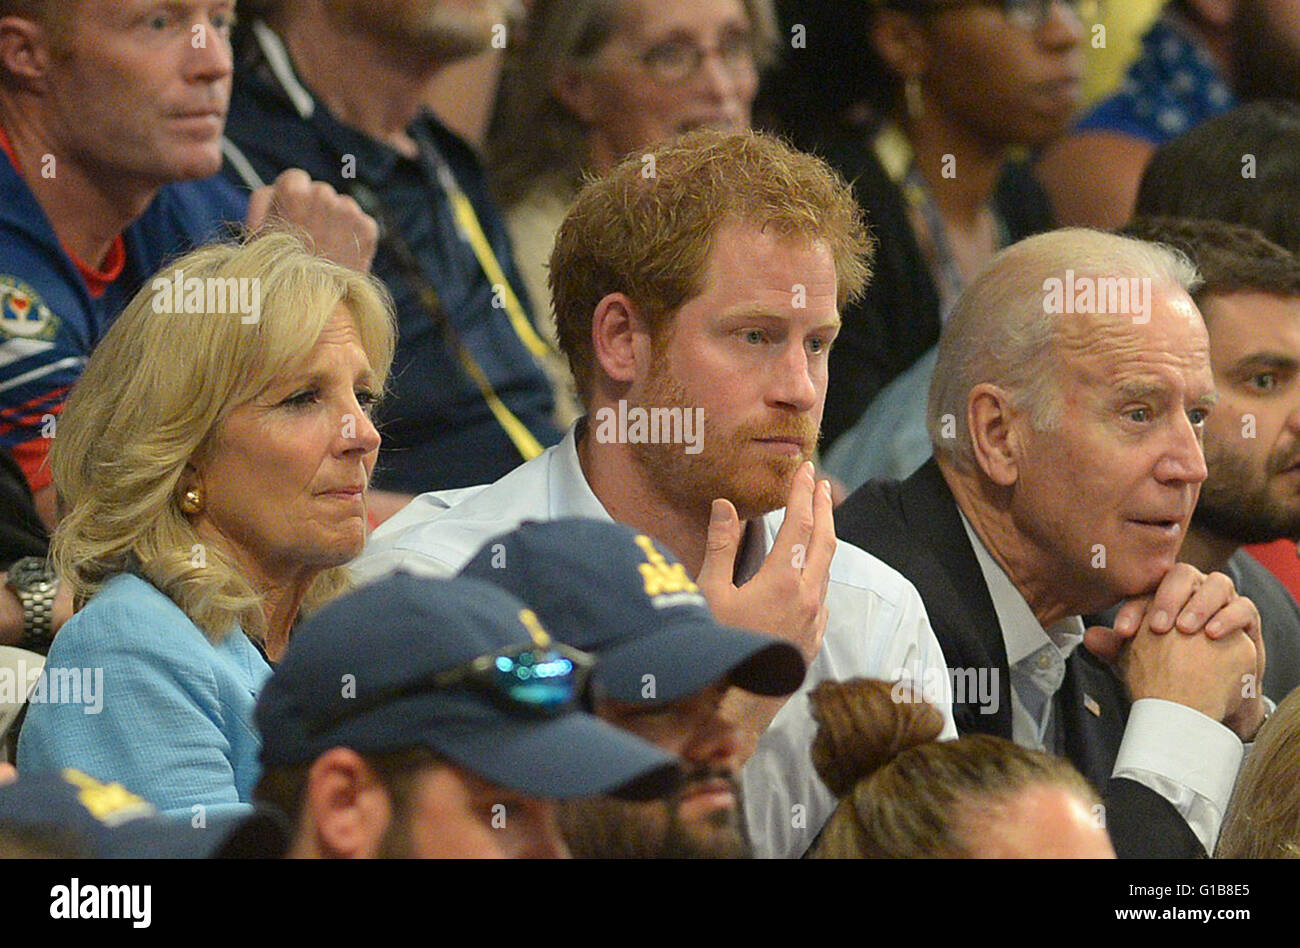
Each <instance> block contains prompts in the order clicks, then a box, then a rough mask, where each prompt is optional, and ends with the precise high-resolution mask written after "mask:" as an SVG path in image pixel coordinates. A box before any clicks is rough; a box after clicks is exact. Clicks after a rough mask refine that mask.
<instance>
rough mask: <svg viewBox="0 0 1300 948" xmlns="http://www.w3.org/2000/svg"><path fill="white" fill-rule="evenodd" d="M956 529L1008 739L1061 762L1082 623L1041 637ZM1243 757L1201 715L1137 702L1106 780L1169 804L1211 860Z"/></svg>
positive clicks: (1014, 595) (992, 564)
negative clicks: (977, 597) (979, 590)
mask: <svg viewBox="0 0 1300 948" xmlns="http://www.w3.org/2000/svg"><path fill="white" fill-rule="evenodd" d="M958 513H961V512H960V511H958ZM961 522H962V526H964V527H965V528H966V536H967V537H968V538H969V539H970V543H971V546H972V547H973V548H974V550H975V558H976V559H977V560H978V561H979V564H980V570H981V572H983V574H984V582H985V585H987V586H988V590H989V597H990V598H991V599H992V600H993V609H994V610H995V611H996V612H997V615H998V624H999V625H1000V626H1001V627H1002V640H1003V642H1004V643H1005V645H1006V649H1007V664H1008V665H1009V667H1010V669H1011V703H1012V715H1011V724H1012V737H1013V738H1014V740H1015V742H1016V743H1017V744H1019V745H1020V746H1022V747H1030V748H1033V749H1035V750H1045V751H1048V752H1049V753H1053V754H1058V755H1059V754H1060V753H1061V752H1062V745H1061V739H1060V734H1059V727H1058V721H1057V720H1056V718H1057V715H1056V714H1055V713H1054V709H1055V705H1056V698H1057V692H1058V691H1059V689H1060V687H1061V682H1062V681H1063V679H1064V678H1065V662H1066V659H1068V658H1069V657H1070V653H1071V652H1073V651H1074V650H1075V649H1076V648H1077V647H1079V646H1080V645H1081V644H1082V643H1083V632H1084V629H1083V619H1082V618H1080V617H1079V616H1067V617H1066V618H1064V619H1062V620H1061V621H1060V622H1057V623H1055V624H1054V625H1053V626H1052V627H1051V628H1049V629H1046V630H1044V629H1043V627H1042V626H1041V625H1040V624H1039V622H1038V619H1037V618H1035V617H1034V612H1033V610H1032V609H1030V607H1029V603H1028V602H1026V601H1025V597H1024V596H1022V595H1021V594H1020V591H1019V590H1018V589H1017V588H1016V587H1015V585H1014V584H1013V583H1012V582H1011V579H1010V577H1009V576H1007V574H1006V573H1005V572H1004V571H1003V569H1002V567H1001V566H1000V565H998V562H997V560H995V559H993V556H992V554H990V553H989V551H988V550H987V549H986V548H985V547H984V544H983V542H982V541H981V540H980V538H979V535H978V534H976V533H975V530H974V529H973V528H972V527H971V525H970V521H968V520H967V519H966V515H965V514H961ZM1244 751H1245V749H1244V747H1243V745H1242V743H1241V741H1240V740H1238V738H1237V735H1236V734H1234V733H1232V731H1230V730H1229V729H1228V728H1226V727H1224V726H1223V725H1222V724H1220V723H1219V722H1217V721H1215V720H1213V719H1211V718H1209V717H1206V716H1205V715H1204V714H1202V713H1201V712H1199V711H1195V710H1193V709H1191V708H1189V707H1187V706H1186V705H1182V704H1177V703H1175V702H1173V701H1164V700H1162V699H1159V698H1143V699H1141V700H1140V701H1135V702H1133V705H1132V706H1131V707H1130V708H1129V716H1128V723H1127V725H1126V726H1125V728H1124V738H1123V740H1122V741H1121V742H1120V748H1119V756H1118V757H1117V758H1116V759H1115V768H1114V770H1113V771H1112V772H1111V776H1112V777H1126V778H1128V779H1130V780H1135V781H1137V782H1138V783H1140V784H1143V785H1144V786H1147V787H1149V788H1151V789H1152V790H1154V791H1155V792H1156V793H1158V794H1160V795H1161V796H1162V797H1164V798H1165V799H1166V800H1168V801H1169V802H1170V803H1172V804H1173V805H1174V807H1175V809H1177V810H1178V812H1179V813H1180V814H1182V817H1183V819H1185V820H1186V821H1187V825H1188V826H1190V827H1191V829H1192V832H1194V833H1195V834H1196V838H1197V839H1199V840H1200V841H1201V845H1203V846H1204V847H1205V851H1206V852H1207V853H1213V852H1214V844H1215V842H1216V841H1217V840H1218V838H1219V827H1220V826H1221V825H1222V823H1223V817H1224V814H1225V813H1226V812H1227V808H1228V799H1229V798H1230V797H1231V796H1232V787H1233V784H1234V783H1236V780H1237V771H1238V770H1240V769H1241V762H1242V758H1243V754H1244Z"/></svg>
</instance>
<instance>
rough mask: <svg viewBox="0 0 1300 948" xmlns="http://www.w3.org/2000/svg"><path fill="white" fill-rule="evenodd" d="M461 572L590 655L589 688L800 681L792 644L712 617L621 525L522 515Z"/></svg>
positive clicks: (674, 695) (651, 544)
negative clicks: (525, 608) (508, 597)
mask: <svg viewBox="0 0 1300 948" xmlns="http://www.w3.org/2000/svg"><path fill="white" fill-rule="evenodd" d="M460 575H462V576H470V577H474V578H476V579H481V580H487V581H488V582H491V583H494V584H496V585H497V586H500V587H501V588H502V589H505V590H507V591H508V592H511V593H513V594H514V595H516V596H518V597H519V598H520V599H522V600H523V601H524V602H526V603H528V605H529V606H530V607H531V608H532V609H534V610H535V611H536V613H537V615H538V617H539V618H540V619H541V620H542V621H543V622H544V623H546V626H547V628H548V629H550V630H551V632H552V634H554V635H555V637H556V638H557V639H559V640H560V641H561V642H565V643H567V644H569V645H572V646H575V647H576V648H580V649H585V650H587V651H591V652H594V653H596V655H597V662H596V668H595V673H594V674H595V685H596V687H597V689H599V691H600V693H602V694H605V695H608V696H609V697H611V698H614V699H616V700H618V701H626V702H639V701H656V702H662V701H676V700H678V699H680V698H684V697H686V696H687V695H691V694H694V693H695V692H697V691H699V690H701V689H702V688H706V687H708V686H709V685H711V684H713V683H714V682H717V681H729V682H730V683H731V684H733V685H736V686H737V687H740V688H743V689H745V690H746V691H750V692H753V693H754V694H759V695H788V694H790V693H791V692H793V691H794V690H795V689H796V688H798V687H799V685H800V684H801V683H802V682H803V676H804V671H805V666H804V660H803V656H802V655H801V654H800V653H799V650H798V649H797V648H795V647H794V646H793V645H791V644H789V643H788V642H783V641H781V640H779V639H775V638H772V637H770V636H767V635H760V634H758V633H756V632H751V631H749V630H748V629H739V628H735V627H732V626H726V625H722V624H721V623H719V622H718V620H717V619H715V618H714V616H713V612H712V611H711V610H710V609H709V605H708V602H707V601H706V600H705V598H704V596H703V595H702V594H701V593H700V591H699V587H697V586H696V585H695V583H694V582H693V581H692V580H691V578H690V577H689V576H687V575H686V568H685V567H684V566H683V565H682V564H681V563H680V562H678V561H677V559H676V558H675V557H674V556H673V555H672V554H671V553H669V552H668V550H666V549H665V548H664V547H663V546H662V545H661V544H660V543H658V542H656V541H655V540H653V539H652V538H651V537H649V536H647V535H645V534H643V533H638V532H637V531H636V530H633V529H631V528H630V527H627V526H625V525H623V524H620V523H612V522H606V521H602V520H591V519H576V518H569V519H563V520H551V521H546V522H536V521H529V522H526V523H524V524H523V525H522V526H520V527H519V528H518V529H516V530H513V531H511V532H510V533H506V534H502V535H501V536H498V537H496V538H494V539H491V540H489V541H488V542H487V543H486V544H484V545H483V547H482V548H480V549H479V551H478V552H477V553H476V554H475V555H474V556H473V558H472V559H470V561H469V562H468V563H467V564H466V565H465V566H464V568H463V569H462V570H461V572H460ZM647 676H649V677H647Z"/></svg>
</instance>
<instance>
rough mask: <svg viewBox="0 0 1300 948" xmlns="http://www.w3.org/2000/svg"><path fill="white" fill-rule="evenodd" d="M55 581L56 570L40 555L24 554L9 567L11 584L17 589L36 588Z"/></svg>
mask: <svg viewBox="0 0 1300 948" xmlns="http://www.w3.org/2000/svg"><path fill="white" fill-rule="evenodd" d="M52 582H54V571H53V570H52V569H51V568H50V565H49V564H48V563H47V562H46V561H45V560H43V559H41V558H40V557H39V556H24V557H23V558H22V559H21V560H19V561H18V562H16V563H14V564H13V565H12V566H10V567H9V584H10V585H11V586H13V587H14V588H15V589H35V588H38V587H39V586H40V585H42V584H47V585H48V584H49V583H52Z"/></svg>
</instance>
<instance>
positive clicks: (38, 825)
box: [0, 767, 290, 859]
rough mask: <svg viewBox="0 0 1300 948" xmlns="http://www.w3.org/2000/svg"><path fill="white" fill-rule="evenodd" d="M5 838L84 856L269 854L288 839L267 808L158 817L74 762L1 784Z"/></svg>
mask: <svg viewBox="0 0 1300 948" xmlns="http://www.w3.org/2000/svg"><path fill="white" fill-rule="evenodd" d="M6 836H7V837H10V839H11V841H10V846H14V845H15V844H16V845H17V847H18V848H19V849H27V848H31V849H35V850H37V851H38V852H33V853H31V855H43V854H48V855H53V856H56V857H74V858H89V859H222V858H227V859H230V858H234V859H240V858H242V859H252V858H265V859H272V858H281V857H283V856H284V855H285V854H286V853H287V852H288V849H289V842H290V831H289V826H288V823H287V821H286V820H285V818H284V817H283V816H282V815H281V814H280V813H279V811H277V810H274V809H272V808H270V807H242V808H240V809H239V810H238V811H235V810H231V809H229V808H217V807H213V808H211V809H210V810H209V811H208V812H206V813H204V814H203V816H202V819H198V820H196V819H195V818H194V817H192V816H181V817H170V816H162V815H160V814H159V813H158V811H157V810H156V809H154V807H153V806H152V805H151V804H149V803H148V802H146V801H145V800H144V799H142V798H141V797H138V796H136V795H135V794H134V793H132V792H131V791H129V790H128V789H126V787H124V786H122V785H121V784H120V783H103V782H101V781H99V780H96V779H95V778H94V777H91V776H88V775H87V774H84V773H82V772H81V771H79V770H75V769H73V768H71V767H69V768H66V769H64V770H62V771H59V772H57V773H41V774H30V775H29V774H23V775H21V776H19V778H18V779H17V780H16V781H14V782H12V783H9V784H5V785H2V786H0V839H3V838H4V837H6ZM23 837H27V838H28V839H30V840H32V842H31V843H29V844H24V842H23ZM15 838H16V839H15ZM46 847H48V848H46Z"/></svg>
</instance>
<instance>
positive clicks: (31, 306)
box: [0, 276, 59, 340]
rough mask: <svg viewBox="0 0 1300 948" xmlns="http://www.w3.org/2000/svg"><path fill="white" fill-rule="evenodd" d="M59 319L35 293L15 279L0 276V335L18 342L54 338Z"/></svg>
mask: <svg viewBox="0 0 1300 948" xmlns="http://www.w3.org/2000/svg"><path fill="white" fill-rule="evenodd" d="M58 326H59V318H58V317H57V316H55V315H54V313H53V312H51V311H50V308H49V307H48V306H46V305H45V304H44V303H43V302H42V301H41V298H40V297H39V296H37V295H36V291H35V290H33V289H32V288H31V287H30V286H28V285H27V284H26V283H24V282H22V281H21V280H19V279H17V278H16V277H12V276H0V333H3V334H4V335H6V336H8V337H10V338H19V339H45V340H49V339H53V338H54V332H55V330H56V329H58Z"/></svg>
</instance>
